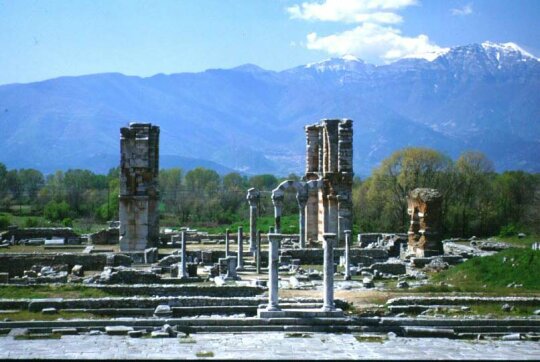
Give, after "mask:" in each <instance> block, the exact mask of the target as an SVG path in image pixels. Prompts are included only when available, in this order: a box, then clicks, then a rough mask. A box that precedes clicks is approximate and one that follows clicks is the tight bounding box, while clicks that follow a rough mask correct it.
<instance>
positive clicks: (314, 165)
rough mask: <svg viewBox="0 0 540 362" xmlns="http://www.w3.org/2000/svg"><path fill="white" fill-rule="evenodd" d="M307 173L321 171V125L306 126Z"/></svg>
mask: <svg viewBox="0 0 540 362" xmlns="http://www.w3.org/2000/svg"><path fill="white" fill-rule="evenodd" d="M305 130H306V173H311V172H319V126H317V125H311V126H306V127H305Z"/></svg>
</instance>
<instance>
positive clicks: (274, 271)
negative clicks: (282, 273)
mask: <svg viewBox="0 0 540 362" xmlns="http://www.w3.org/2000/svg"><path fill="white" fill-rule="evenodd" d="M280 241H281V234H268V244H269V248H268V306H267V307H266V310H267V311H277V310H279V296H278V288H279V282H278V267H279V255H278V254H279V248H278V245H279V242H280Z"/></svg>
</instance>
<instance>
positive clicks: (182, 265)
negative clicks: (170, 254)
mask: <svg viewBox="0 0 540 362" xmlns="http://www.w3.org/2000/svg"><path fill="white" fill-rule="evenodd" d="M181 241H182V245H181V247H182V249H181V250H182V251H181V260H180V268H178V269H179V270H178V276H179V277H180V278H187V277H188V276H189V275H188V272H187V267H186V257H187V253H186V242H187V240H186V232H185V231H182V239H181Z"/></svg>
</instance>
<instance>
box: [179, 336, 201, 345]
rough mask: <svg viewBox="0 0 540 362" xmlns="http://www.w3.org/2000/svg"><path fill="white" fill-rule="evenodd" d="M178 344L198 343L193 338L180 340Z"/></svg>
mask: <svg viewBox="0 0 540 362" xmlns="http://www.w3.org/2000/svg"><path fill="white" fill-rule="evenodd" d="M178 343H182V344H183V343H197V341H196V340H195V339H193V338H191V337H183V338H178Z"/></svg>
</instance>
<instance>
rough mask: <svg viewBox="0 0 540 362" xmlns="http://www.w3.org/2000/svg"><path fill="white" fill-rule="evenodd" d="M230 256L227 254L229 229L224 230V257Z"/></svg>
mask: <svg viewBox="0 0 540 362" xmlns="http://www.w3.org/2000/svg"><path fill="white" fill-rule="evenodd" d="M228 256H230V252H229V229H225V257H228Z"/></svg>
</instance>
